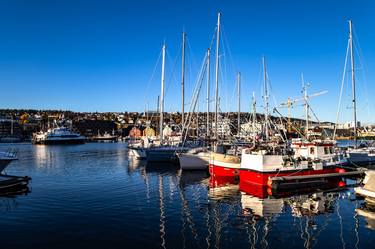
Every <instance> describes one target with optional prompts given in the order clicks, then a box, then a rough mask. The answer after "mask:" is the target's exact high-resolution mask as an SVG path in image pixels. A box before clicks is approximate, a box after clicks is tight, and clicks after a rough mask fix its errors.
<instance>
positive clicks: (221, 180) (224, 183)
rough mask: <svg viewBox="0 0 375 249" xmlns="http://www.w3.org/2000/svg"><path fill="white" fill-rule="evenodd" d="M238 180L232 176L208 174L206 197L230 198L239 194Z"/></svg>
mask: <svg viewBox="0 0 375 249" xmlns="http://www.w3.org/2000/svg"><path fill="white" fill-rule="evenodd" d="M239 193H240V192H239V185H238V180H237V179H236V178H234V177H226V176H212V175H211V176H210V180H209V191H208V197H209V198H210V199H214V200H228V201H229V200H231V199H232V198H233V197H236V196H238V195H239Z"/></svg>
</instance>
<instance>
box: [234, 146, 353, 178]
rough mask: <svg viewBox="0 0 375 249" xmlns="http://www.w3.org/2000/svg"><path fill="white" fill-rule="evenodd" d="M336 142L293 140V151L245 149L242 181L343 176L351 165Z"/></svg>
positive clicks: (241, 169) (242, 162) (241, 174)
mask: <svg viewBox="0 0 375 249" xmlns="http://www.w3.org/2000/svg"><path fill="white" fill-rule="evenodd" d="M334 145H335V141H332V140H313V141H309V140H302V139H295V140H292V143H291V145H290V148H289V149H287V150H283V149H282V148H264V149H260V150H257V151H252V150H251V149H244V150H243V152H242V157H241V167H240V170H239V171H240V179H241V181H247V182H251V183H255V184H260V185H268V184H269V179H270V178H271V177H282V176H308V175H318V174H329V173H342V172H344V171H345V170H344V169H343V168H342V166H344V165H346V164H347V160H346V159H345V158H344V155H343V154H342V153H340V152H338V151H336V148H335V146H334Z"/></svg>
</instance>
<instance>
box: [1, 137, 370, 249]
mask: <svg viewBox="0 0 375 249" xmlns="http://www.w3.org/2000/svg"><path fill="white" fill-rule="evenodd" d="M8 146H9V145H8ZM5 147H6V146H5V145H0V149H1V148H5ZM12 147H14V148H17V149H18V156H19V160H18V161H17V162H13V163H12V164H11V165H10V166H9V167H8V169H7V173H8V174H12V175H28V176H31V177H32V181H31V182H30V189H31V192H30V193H29V194H27V195H22V196H15V197H0V200H1V201H0V205H1V206H0V207H1V211H0V216H1V217H0V237H1V241H2V242H1V243H2V247H3V248H25V247H28V248H30V247H32V248H303V247H306V248H374V247H373V245H374V243H375V230H373V229H375V224H374V223H375V221H374V220H369V219H367V218H365V217H363V216H361V215H359V214H357V212H356V209H357V208H363V207H364V201H363V200H359V199H356V197H355V195H354V194H353V189H351V188H348V189H346V190H341V191H338V192H324V193H323V192H318V193H315V194H310V195H298V196H292V197H285V198H266V199H264V200H262V199H260V198H257V197H255V196H252V195H250V194H246V193H245V192H244V191H247V192H248V193H252V191H253V190H252V189H251V188H250V189H248V188H247V187H246V186H241V190H240V189H239V185H238V184H228V183H226V184H224V183H221V182H220V181H218V180H217V179H210V178H209V177H208V176H207V174H206V173H204V172H203V173H202V172H201V173H189V174H181V172H179V170H178V169H176V168H173V167H171V166H165V167H164V168H167V169H169V170H160V168H151V167H148V166H145V165H144V164H143V163H142V162H138V161H135V160H132V159H131V158H128V156H127V155H128V153H127V148H126V144H122V143H111V144H104V143H102V144H94V143H92V144H85V145H77V146H33V145H30V144H19V145H12ZM213 185H215V186H216V187H210V186H213ZM370 214H371V213H370ZM372 215H373V216H375V212H373V213H372ZM371 227H372V228H371Z"/></svg>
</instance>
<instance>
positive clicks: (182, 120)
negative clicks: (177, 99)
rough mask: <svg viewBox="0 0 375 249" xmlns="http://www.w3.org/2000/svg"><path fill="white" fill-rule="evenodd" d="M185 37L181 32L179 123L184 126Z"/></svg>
mask: <svg viewBox="0 0 375 249" xmlns="http://www.w3.org/2000/svg"><path fill="white" fill-rule="evenodd" d="M185 37H186V33H185V32H182V62H181V67H182V69H181V88H182V114H181V123H182V126H184V125H185Z"/></svg>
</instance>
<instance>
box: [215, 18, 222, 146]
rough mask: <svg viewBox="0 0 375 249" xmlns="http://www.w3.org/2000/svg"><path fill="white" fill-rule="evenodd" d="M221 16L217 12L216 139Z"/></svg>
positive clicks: (216, 135)
mask: <svg viewBox="0 0 375 249" xmlns="http://www.w3.org/2000/svg"><path fill="white" fill-rule="evenodd" d="M220 17H221V13H220V12H219V13H218V14H217V31H216V55H215V56H216V62H215V139H216V140H217V139H218V138H219V136H218V132H217V127H218V123H217V118H218V108H219V107H218V103H219V46H220Z"/></svg>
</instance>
